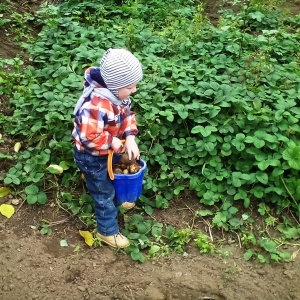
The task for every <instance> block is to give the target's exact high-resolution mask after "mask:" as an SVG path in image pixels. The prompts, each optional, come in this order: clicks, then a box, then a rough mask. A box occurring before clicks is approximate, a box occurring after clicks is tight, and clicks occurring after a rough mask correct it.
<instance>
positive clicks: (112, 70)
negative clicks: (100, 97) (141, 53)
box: [100, 48, 143, 96]
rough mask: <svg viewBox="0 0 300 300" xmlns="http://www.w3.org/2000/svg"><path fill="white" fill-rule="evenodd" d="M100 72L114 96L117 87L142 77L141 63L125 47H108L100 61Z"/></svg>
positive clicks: (119, 87) (137, 80)
mask: <svg viewBox="0 0 300 300" xmlns="http://www.w3.org/2000/svg"><path fill="white" fill-rule="evenodd" d="M100 72H101V76H102V78H103V80H104V82H105V84H106V86H107V88H108V89H109V90H111V92H112V93H113V94H115V96H118V89H121V88H123V87H126V86H128V85H131V84H134V83H138V82H139V81H141V79H142V78H143V71H142V65H141V63H140V62H139V60H138V59H137V58H136V57H135V56H134V55H133V54H132V53H131V52H129V51H128V50H125V49H111V48H110V49H108V50H107V51H106V52H105V53H104V55H103V57H102V59H101V61H100Z"/></svg>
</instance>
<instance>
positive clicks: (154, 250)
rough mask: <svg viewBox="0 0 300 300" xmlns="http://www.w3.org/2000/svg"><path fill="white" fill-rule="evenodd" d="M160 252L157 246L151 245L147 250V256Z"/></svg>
mask: <svg viewBox="0 0 300 300" xmlns="http://www.w3.org/2000/svg"><path fill="white" fill-rule="evenodd" d="M159 250H160V247H159V246H158V245H152V246H151V247H150V249H149V254H150V255H153V254H155V253H156V252H158V251H159Z"/></svg>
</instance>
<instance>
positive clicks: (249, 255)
mask: <svg viewBox="0 0 300 300" xmlns="http://www.w3.org/2000/svg"><path fill="white" fill-rule="evenodd" d="M254 254H255V252H254V251H253V250H251V249H248V250H247V251H246V252H245V254H244V259H245V260H250V259H251V258H252V256H253V255H254Z"/></svg>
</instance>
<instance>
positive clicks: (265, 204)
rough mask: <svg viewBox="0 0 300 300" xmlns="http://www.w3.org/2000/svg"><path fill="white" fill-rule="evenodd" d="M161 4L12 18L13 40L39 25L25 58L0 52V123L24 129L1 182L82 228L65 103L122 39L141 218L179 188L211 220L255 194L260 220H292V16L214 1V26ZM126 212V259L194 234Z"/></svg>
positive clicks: (194, 9)
mask: <svg viewBox="0 0 300 300" xmlns="http://www.w3.org/2000/svg"><path fill="white" fill-rule="evenodd" d="M173 2H174V3H172V6H171V7H170V5H168V4H167V3H165V2H163V1H158V0H151V1H144V0H139V1H133V0H132V1H131V0H128V1H125V2H124V3H122V5H117V4H116V3H115V1H92V0H88V1H84V2H82V1H77V0H72V1H64V2H62V3H61V4H60V5H59V6H54V5H46V4H45V5H44V6H43V7H42V9H41V10H40V12H39V13H38V14H37V16H36V17H35V19H34V20H31V16H19V15H18V14H15V15H13V16H12V17H13V21H14V24H15V25H16V27H15V28H17V24H18V26H19V25H20V28H21V31H20V37H23V33H24V26H26V24H27V23H28V22H31V21H35V22H37V23H39V24H40V26H41V28H42V30H41V32H40V33H39V36H38V39H37V40H36V41H35V42H33V41H31V40H28V43H27V44H23V46H24V49H25V50H27V51H28V52H29V54H30V60H31V61H32V66H28V67H24V62H23V61H22V60H21V59H19V58H15V59H12V60H0V66H1V68H0V69H1V70H2V71H0V83H1V87H0V95H1V96H2V95H4V96H5V97H8V96H9V99H10V106H11V108H12V109H13V115H12V116H2V115H1V119H0V127H1V130H2V131H3V132H5V133H6V134H8V135H11V136H13V137H14V138H17V139H23V140H24V145H23V146H22V149H21V151H20V152H18V153H16V154H15V155H11V156H10V157H7V158H9V159H11V160H12V161H14V162H15V164H14V165H13V166H12V167H11V168H10V169H9V170H8V172H7V174H6V177H5V178H4V181H3V182H4V184H6V185H12V186H14V188H18V189H21V190H22V189H24V190H25V194H26V199H27V201H28V203H30V204H34V203H40V204H44V203H46V199H47V196H46V193H45V190H44V189H47V190H51V192H54V193H53V194H54V195H56V201H57V202H58V203H59V205H60V206H61V207H62V208H63V209H67V210H68V211H70V212H71V213H72V214H75V215H76V216H78V217H79V218H80V219H81V220H82V221H83V222H85V223H86V224H87V226H89V227H90V226H94V221H93V205H92V200H91V199H90V198H89V197H88V195H86V190H85V188H84V184H83V183H82V181H81V179H80V175H79V172H78V171H77V168H76V166H75V164H74V162H73V158H72V157H73V151H72V146H73V145H72V141H71V131H72V127H73V119H72V116H71V114H72V110H73V107H74V104H75V102H76V100H77V99H78V97H79V95H80V94H81V92H82V79H83V78H82V76H83V73H84V69H85V68H87V67H88V66H90V65H98V60H99V58H100V57H101V55H102V54H103V53H104V51H105V50H106V48H107V47H125V48H127V49H129V50H131V51H133V52H134V53H135V54H136V55H137V56H138V58H139V59H140V60H141V62H142V64H143V66H144V74H145V76H144V79H143V81H142V82H141V84H140V85H139V91H138V92H137V93H136V95H134V97H133V103H132V104H133V110H134V111H135V112H136V116H137V120H138V123H139V132H140V134H139V136H138V143H139V147H140V150H141V154H142V157H143V158H144V159H145V160H146V161H147V165H148V173H147V176H146V177H145V180H144V190H143V196H142V197H141V198H140V202H141V206H143V207H144V210H145V211H146V213H147V214H148V215H151V214H152V213H153V211H154V209H165V208H167V207H168V206H169V203H170V201H172V200H173V199H174V198H178V197H181V195H182V193H183V191H188V190H189V191H191V192H193V193H195V194H196V195H197V197H198V198H199V203H200V204H201V206H205V209H203V210H200V209H199V211H198V212H199V214H198V215H199V216H202V217H204V216H205V215H204V214H205V211H206V212H207V211H209V212H211V213H212V214H213V215H212V220H211V222H212V226H213V227H214V228H216V229H225V230H227V231H230V230H241V229H243V230H244V227H245V226H248V225H249V223H251V222H252V221H251V217H250V214H247V213H246V211H247V210H248V209H249V208H251V207H252V205H254V204H257V207H258V212H259V213H260V214H261V215H262V216H264V215H265V214H267V215H266V218H267V219H266V221H267V223H268V226H276V225H278V223H277V221H278V220H277V219H278V218H277V216H276V214H277V215H278V214H280V213H282V212H283V211H290V212H292V213H293V214H295V216H296V219H297V220H299V218H300V205H299V201H300V189H299V186H300V184H299V179H298V177H299V176H298V172H299V142H298V140H297V139H298V134H299V132H300V126H299V119H300V114H299V105H298V94H299V84H300V79H299V78H300V77H299V72H300V68H299V46H300V42H299V36H298V33H297V30H298V29H297V28H298V27H299V24H300V22H299V17H297V16H295V17H292V18H287V17H286V16H285V15H284V14H283V13H282V12H281V11H280V10H278V9H277V8H276V1H267V2H266V1H264V2H263V1H236V2H237V3H238V4H239V5H240V8H241V9H240V11H239V12H238V13H234V12H232V11H223V12H222V18H221V19H220V22H219V24H217V25H215V26H214V25H212V24H210V23H209V20H207V19H206V18H205V16H204V13H203V6H202V5H200V4H199V3H198V2H196V1H192V0H186V1H179V0H178V1H177V0H176V1H173ZM104 47H105V48H104ZM7 70H9V72H7ZM53 165H55V166H59V167H61V168H62V170H63V171H62V172H61V171H59V172H58V171H57V170H58V169H57V168H53V167H51V168H50V167H49V166H53ZM60 170H61V169H60ZM44 187H46V188H44ZM271 208H272V209H273V210H274V215H272V217H273V218H274V219H272V218H271V217H270V215H268V210H269V209H271ZM209 215H210V214H209ZM209 215H206V216H209ZM136 218H137V217H134V218H133V220H130V221H129V222H128V224H127V225H126V232H127V233H128V235H130V239H131V240H132V241H133V244H132V246H131V248H130V250H129V251H130V253H131V257H132V258H133V259H134V260H138V261H143V260H144V259H145V256H144V254H143V253H142V252H143V251H146V249H151V251H150V252H149V254H148V255H149V256H151V257H156V256H159V255H164V253H168V251H169V250H170V249H172V250H175V251H179V252H181V253H183V252H184V251H185V250H184V248H185V245H186V244H187V243H189V241H190V240H191V239H195V236H194V233H193V232H190V231H189V230H187V229H180V230H179V231H178V230H175V229H174V231H172V229H170V228H168V230H166V232H164V231H163V226H162V225H161V224H159V223H158V222H157V223H155V221H152V220H151V221H149V220H147V221H146V220H140V219H136ZM149 236H150V237H151V239H150V237H149ZM153 239H154V240H153ZM248 239H250V236H248ZM166 240H167V241H168V243H169V245H171V246H170V247H167V246H166ZM256 240H257V244H259V246H260V247H261V248H262V249H264V251H267V252H269V253H271V252H272V254H273V257H272V258H271V259H269V260H276V259H278V258H281V254H280V253H279V252H277V251H276V250H275V248H274V247H273V246H274V245H273V244H272V243H270V244H269V242H266V241H265V240H260V239H258V238H257V239H256ZM199 241H201V238H199ZM245 244H247V245H250V244H251V239H250V240H248V241H246V237H245ZM204 245H206V243H205V242H204ZM253 246H254V245H253ZM203 250H204V249H203ZM207 250H208V249H207ZM268 250H272V251H268ZM256 257H258V256H256ZM262 260H263V259H262ZM266 260H267V259H266Z"/></svg>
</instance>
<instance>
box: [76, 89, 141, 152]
mask: <svg viewBox="0 0 300 300" xmlns="http://www.w3.org/2000/svg"><path fill="white" fill-rule="evenodd" d="M137 133H138V130H137V124H136V119H135V114H134V113H133V112H132V111H131V105H130V102H128V104H121V105H115V104H113V103H111V101H110V100H108V99H104V98H101V97H100V96H99V95H95V94H94V95H93V94H92V95H91V98H90V99H88V101H86V102H84V103H83V105H82V107H81V109H80V110H79V112H78V113H77V114H76V116H75V120H74V129H73V132H72V137H73V140H74V142H75V145H76V147H77V149H78V150H80V151H83V150H84V151H86V152H87V153H89V154H91V155H95V156H99V155H106V154H107V153H108V149H109V148H110V147H111V142H112V138H113V137H118V138H120V139H124V138H126V136H128V135H136V134H137Z"/></svg>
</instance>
